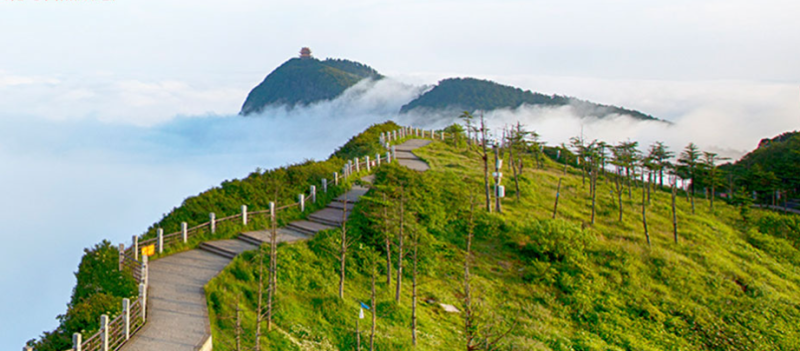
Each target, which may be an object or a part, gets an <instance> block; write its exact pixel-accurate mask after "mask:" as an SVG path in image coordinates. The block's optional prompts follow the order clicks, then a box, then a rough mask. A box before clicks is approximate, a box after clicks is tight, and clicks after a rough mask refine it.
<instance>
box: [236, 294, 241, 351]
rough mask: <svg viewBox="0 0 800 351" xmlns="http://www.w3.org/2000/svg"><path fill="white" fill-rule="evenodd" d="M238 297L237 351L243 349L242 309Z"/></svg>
mask: <svg viewBox="0 0 800 351" xmlns="http://www.w3.org/2000/svg"><path fill="white" fill-rule="evenodd" d="M239 303H240V302H239V299H238V298H237V299H236V351H242V309H241V308H240V307H239Z"/></svg>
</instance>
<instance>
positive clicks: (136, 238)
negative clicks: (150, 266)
mask: <svg viewBox="0 0 800 351" xmlns="http://www.w3.org/2000/svg"><path fill="white" fill-rule="evenodd" d="M133 259H134V260H137V261H138V260H139V236H137V235H134V236H133Z"/></svg>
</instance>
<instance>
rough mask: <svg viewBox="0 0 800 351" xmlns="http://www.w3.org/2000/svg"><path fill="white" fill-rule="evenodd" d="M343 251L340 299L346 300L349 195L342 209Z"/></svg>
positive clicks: (340, 258) (340, 252)
mask: <svg viewBox="0 0 800 351" xmlns="http://www.w3.org/2000/svg"><path fill="white" fill-rule="evenodd" d="M341 244H342V246H341V249H340V250H339V263H340V266H339V298H340V299H344V280H345V269H346V267H345V263H346V262H347V246H348V243H347V194H345V196H344V207H342V239H341Z"/></svg>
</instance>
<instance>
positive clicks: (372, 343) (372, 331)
mask: <svg viewBox="0 0 800 351" xmlns="http://www.w3.org/2000/svg"><path fill="white" fill-rule="evenodd" d="M375 260H376V257H374V256H373V257H372V297H371V299H370V303H371V306H370V307H371V310H372V311H371V312H372V328H371V329H370V334H369V351H375V321H376V317H377V315H376V312H375V275H376V274H377V272H376V270H377V269H376V267H375Z"/></svg>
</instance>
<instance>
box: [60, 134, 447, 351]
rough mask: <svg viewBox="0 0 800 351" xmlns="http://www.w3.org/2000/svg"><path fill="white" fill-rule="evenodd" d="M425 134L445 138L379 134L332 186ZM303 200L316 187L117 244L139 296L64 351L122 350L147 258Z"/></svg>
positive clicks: (142, 319)
mask: <svg viewBox="0 0 800 351" xmlns="http://www.w3.org/2000/svg"><path fill="white" fill-rule="evenodd" d="M426 134H427V138H430V139H434V140H445V138H446V137H447V133H444V132H441V131H439V132H437V131H434V130H422V129H418V128H412V127H401V128H400V129H397V130H393V131H390V132H384V133H381V136H380V144H381V145H382V146H383V147H384V148H385V149H386V150H387V151H386V153H385V154H383V155H381V154H380V153H378V154H376V155H375V157H374V158H372V157H371V156H365V157H363V158H361V159H359V158H358V157H356V158H355V159H353V160H349V161H347V162H346V163H345V165H344V166H343V167H342V172H341V174H340V173H339V172H333V175H332V179H333V185H334V186H338V185H339V183H340V182H345V181H347V179H349V178H350V177H351V176H353V175H355V174H358V173H360V172H361V170H365V171H367V172H368V173H369V172H371V171H372V169H373V168H375V167H379V166H380V165H381V164H382V163H386V162H391V161H392V160H394V159H395V155H396V152H395V148H394V144H396V143H397V142H398V141H401V140H403V139H405V138H407V137H419V138H426ZM320 186H321V187H322V191H323V192H325V193H327V192H328V180H327V179H322V181H321V184H320ZM306 200H310V201H311V202H316V200H317V187H316V185H311V186H309V190H308V191H307V192H304V193H302V194H298V197H297V202H293V203H289V204H286V205H283V206H280V207H275V204H274V203H270V209H267V210H258V211H248V210H247V205H242V210H241V212H240V213H237V214H233V215H229V216H226V217H222V218H219V219H217V218H216V214H215V213H213V212H212V213H209V221H208V222H205V223H201V224H198V225H196V226H193V227H191V228H190V227H189V226H188V224H187V223H186V222H182V223H181V230H180V231H177V232H173V233H169V234H166V235H165V234H164V231H163V229H161V228H159V229H157V231H156V237H154V238H150V239H146V240H141V241H140V240H139V237H138V236H136V235H134V236H133V237H132V242H131V245H130V246H127V247H126V246H125V244H119V270H120V271H123V272H130V274H131V276H132V277H133V279H134V280H136V283H137V284H139V296H138V297H137V298H136V299H135V300H134V301H133V302H131V301H130V299H127V298H126V299H123V300H122V312H121V313H120V314H119V315H118V316H113V318H114V319H112V320H109V316H108V315H102V316H100V329H99V330H98V331H97V332H96V333H95V334H93V335H92V336H90V337H89V338H87V339H86V340H83V335H82V334H81V333H75V334H73V335H72V349H70V350H67V351H110V350H114V351H116V350H119V349H120V348H122V346H123V345H124V344H125V342H127V341H128V340H129V339H130V338H131V337H132V336H133V335H134V334H136V332H137V331H139V330H140V329H141V328H142V327H143V326H144V324H145V323H146V322H147V289H148V257H149V255H154V254H161V253H163V252H164V250H165V249H166V248H169V247H175V246H178V245H181V244H187V243H188V242H189V240H190V239H192V238H193V237H197V236H199V235H201V234H203V233H206V232H210V233H211V234H214V233H215V232H216V227H217V224H220V223H223V222H231V221H234V220H241V221H242V224H244V225H247V223H248V219H249V218H250V217H252V216H253V215H259V214H267V213H269V214H270V218H275V214H276V212H277V211H282V210H286V209H290V208H294V207H299V208H300V211H301V212H305V205H306ZM143 249H145V250H143ZM198 349H199V346H198Z"/></svg>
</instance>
